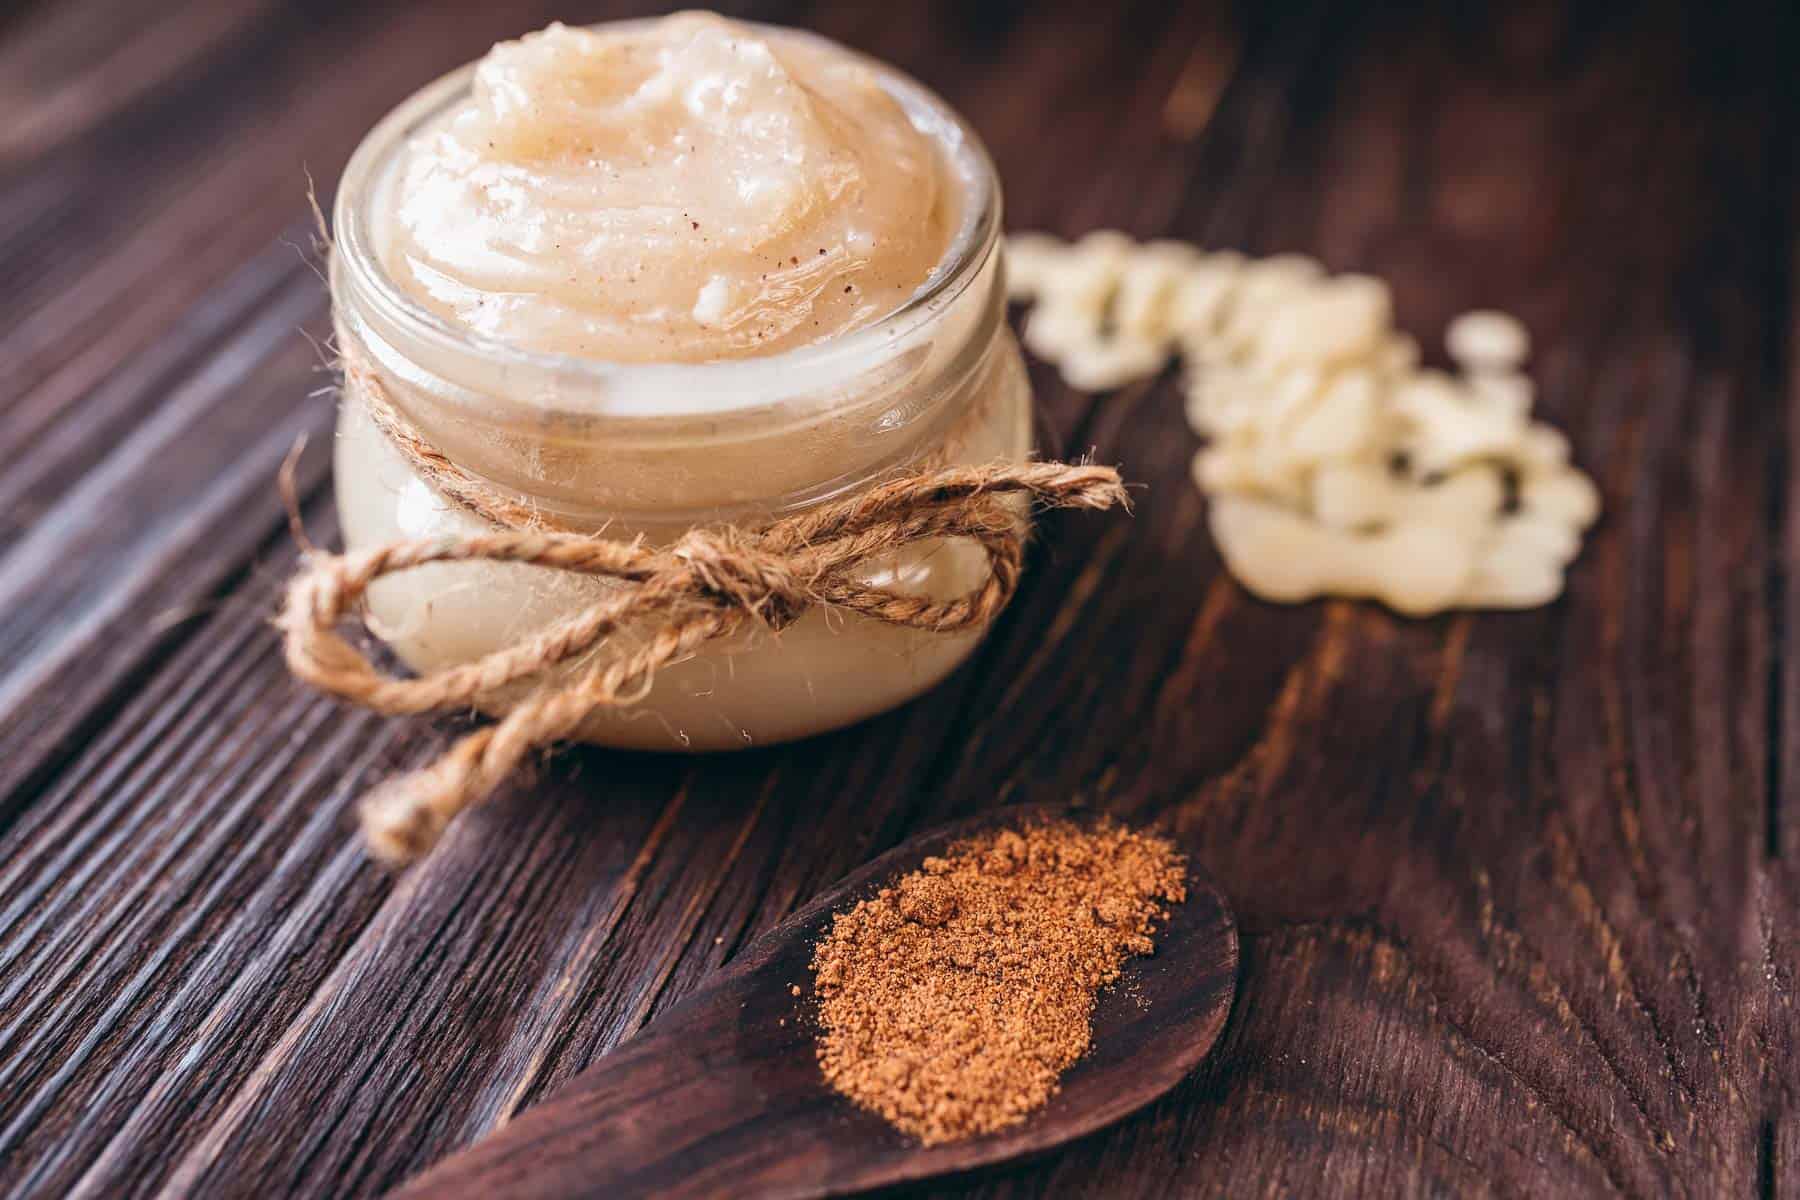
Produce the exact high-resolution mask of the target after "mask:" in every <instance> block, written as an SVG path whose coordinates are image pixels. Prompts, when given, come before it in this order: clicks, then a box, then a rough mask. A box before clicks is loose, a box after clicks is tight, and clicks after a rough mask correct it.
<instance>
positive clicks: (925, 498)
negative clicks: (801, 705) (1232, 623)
mask: <svg viewBox="0 0 1800 1200" xmlns="http://www.w3.org/2000/svg"><path fill="white" fill-rule="evenodd" d="M354 382H355V383H356V384H357V385H358V387H359V390H360V391H362V392H363V394H364V397H365V398H366V399H367V400H369V401H370V412H371V415H372V416H373V417H374V418H375V420H376V423H377V425H378V426H379V427H381V428H382V429H383V430H384V431H385V432H387V433H388V435H389V437H390V438H392V439H393V440H394V443H395V445H396V446H397V447H398V448H399V449H400V450H401V451H402V453H403V455H404V456H405V457H406V458H407V459H408V460H409V463H410V465H412V466H413V467H414V468H415V469H417V470H418V471H419V473H420V474H421V475H422V476H423V477H424V478H426V479H427V481H428V482H430V483H432V484H433V485H434V486H435V487H437V488H438V489H439V490H440V491H441V492H443V493H444V494H445V495H446V496H448V497H449V498H451V499H453V500H455V501H457V502H458V503H460V504H463V505H464V506H465V507H468V508H470V509H471V510H473V511H475V512H477V513H480V514H481V515H483V516H486V517H488V519H489V520H491V521H493V522H494V523H496V524H497V525H501V526H513V527H511V528H504V527H503V528H499V529H496V530H495V531H494V532H491V533H479V534H470V535H448V536H443V537H436V538H420V539H413V540H402V541H393V542H387V543H385V544H382V545H379V546H373V547H370V548H368V549H365V550H359V551H356V552H353V553H346V554H325V553H319V552H313V553H310V554H308V556H307V557H306V559H305V560H304V561H303V563H302V567H301V570H300V571H299V573H298V574H297V575H296V576H295V577H294V579H293V580H292V581H291V582H290V583H289V585H288V589H287V594H286V597H285V600H284V602H283V605H282V609H281V612H280V615H279V616H278V617H277V619H276V624H277V627H278V628H279V629H280V630H281V631H282V634H283V638H284V641H285V649H286V656H287V663H288V667H289V669H290V670H291V671H293V673H294V674H295V675H297V676H298V677H300V678H301V679H304V680H306V681H307V682H308V683H310V684H312V685H313V686H315V687H317V688H320V689H321V690H323V691H327V692H330V693H332V694H333V695H336V696H340V697H342V698H344V699H346V700H350V701H354V702H355V703H357V704H361V705H363V706H364V707H367V708H371V709H374V710H375V711H377V712H381V713H386V714H390V715H416V714H421V713H430V712H454V711H465V710H467V709H469V708H471V707H473V706H474V705H475V704H476V702H477V701H478V700H480V699H481V698H483V697H487V696H490V695H492V694H493V693H495V692H496V691H498V690H499V689H501V688H504V687H507V686H509V685H513V684H518V683H521V682H525V681H530V680H537V681H538V682H537V686H536V687H534V688H531V689H530V690H528V691H527V692H526V694H525V695H524V697H523V698H522V699H520V700H519V701H517V702H516V703H515V704H514V705H513V706H512V707H511V708H510V709H509V710H508V711H507V713H506V715H505V716H504V717H502V718H501V719H500V720H499V721H498V722H497V723H495V724H493V725H490V726H486V727H484V728H482V729H479V730H476V731H475V732H473V733H470V734H468V735H466V736H465V737H463V738H462V739H460V740H459V741H458V742H457V743H456V744H455V745H453V746H452V747H451V748H450V749H449V750H448V751H446V752H445V753H444V754H443V755H442V756H441V757H440V758H439V759H438V760H437V761H436V762H433V763H431V764H429V765H428V766H426V767H424V768H423V769H421V770H417V771H413V772H411V773H409V774H405V775H401V776H397V777H395V778H393V779H390V780H387V781H385V782H383V783H380V784H378V785H377V786H376V787H375V788H374V789H373V790H371V791H370V792H369V793H368V794H367V795H366V796H365V797H364V799H363V801H362V804H361V806H360V815H361V819H362V827H363V834H364V837H365V839H366V841H367V842H368V845H369V848H370V850H371V851H372V852H373V853H374V854H375V855H376V856H377V857H378V858H381V859H383V860H385V861H387V862H389V863H393V864H403V863H406V862H409V861H411V860H412V859H414V858H416V857H418V856H419V855H421V854H423V853H424V852H425V851H426V850H428V849H430V847H431V846H432V845H433V844H434V843H435V842H436V841H437V838H438V836H439V835H440V834H441V833H442V832H443V830H444V828H445V826H447V825H448V824H449V823H450V821H451V820H452V819H453V818H454V817H455V816H456V815H457V814H458V813H460V812H461V811H462V810H463V809H465V808H468V807H469V806H470V805H472V804H475V803H477V802H479V801H481V800H483V799H485V798H486V797H487V796H488V795H489V794H491V793H492V792H493V791H494V789H495V788H497V787H498V786H499V785H500V783H501V782H502V781H503V780H505V779H506V777H507V776H509V775H510V774H512V773H513V771H514V770H516V769H517V768H518V766H519V765H520V764H521V763H522V762H523V761H524V760H525V758H526V757H527V756H528V755H530V754H532V753H533V752H534V751H536V750H538V749H540V748H542V747H546V746H549V745H551V744H553V743H555V742H558V741H561V740H563V739H565V738H568V737H569V736H571V735H572V734H574V733H575V732H576V730H577V729H579V728H580V726H581V725H582V723H583V722H584V721H585V720H586V719H587V718H588V717H590V716H591V715H592V714H594V713H595V712H596V711H598V710H600V709H603V708H619V707H624V706H627V705H630V704H634V703H636V702H637V701H639V700H641V699H643V698H644V696H646V695H647V694H648V693H649V690H650V685H651V683H652V682H653V680H654V678H655V675H656V672H657V671H658V670H659V669H660V668H662V667H664V666H667V665H668V664H670V663H672V662H676V661H678V660H680V659H683V658H686V657H688V656H690V655H692V654H693V653H694V652H695V651H696V650H698V649H699V648H700V647H702V646H703V645H705V644H706V643H708V642H711V641H714V640H716V639H719V638H724V637H728V636H730V635H731V634H733V633H736V632H738V631H739V630H741V629H743V628H745V627H746V626H748V625H757V626H760V627H764V628H767V629H769V630H780V629H782V628H784V627H785V626H787V625H789V624H791V623H793V622H794V621H795V620H797V619H798V618H799V617H800V616H801V615H802V614H804V613H805V612H807V611H808V610H810V609H811V608H813V607H814V606H818V605H823V606H827V607H832V608H838V609H842V610H845V611H847V612H853V613H856V614H858V615H861V616H864V617H868V618H870V619H872V620H876V621H881V622H884V623H886V624H889V625H899V626H904V627H907V628H911V629H920V630H925V631H929V632H932V633H954V632H957V631H959V630H965V629H972V628H976V627H979V626H982V625H985V624H987V623H988V622H990V621H992V620H993V619H994V617H996V616H997V615H998V614H999V613H1000V611H1001V610H1002V609H1003V608H1005V607H1006V604H1007V601H1008V600H1010V599H1011V598H1012V594H1013V592H1014V590H1015V589H1016V588H1017V587H1018V582H1019V572H1020V566H1021V564H1022V562H1023V558H1024V537H1025V530H1024V526H1023V523H1022V522H1021V521H1020V520H1019V517H1018V515H1017V513H1016V511H1015V510H1014V509H1013V508H1012V507H1010V506H1009V505H1008V504H1007V503H1006V502H1005V498H1006V497H1009V496H1020V495H1023V496H1025V497H1028V498H1029V499H1030V500H1031V501H1032V502H1034V503H1036V504H1038V505H1040V506H1043V507H1047V508H1077V509H1106V508H1111V507H1113V506H1115V505H1124V504H1126V495H1125V490H1124V487H1123V484H1122V483H1121V481H1120V479H1119V474H1118V472H1117V471H1115V470H1113V469H1112V468H1110V467H1102V466H1094V465H1089V464H1069V463H1041V462H1040V463H995V464H991V465H988V466H979V467H950V468H944V469H938V470H917V471H913V472H910V473H907V474H903V475H899V476H896V477H894V478H891V479H888V480H887V481H885V482H882V483H878V484H875V485H873V486H871V487H869V488H867V489H866V490H864V491H862V492H859V493H857V494H855V495H852V496H849V497H847V498H844V499H842V500H835V501H831V502H828V503H825V504H822V505H819V506H818V507H815V508H812V509H808V510H807V511H805V512H802V513H799V514H796V515H794V516H790V517H785V518H782V519H781V520H778V521H775V522H773V523H772V524H769V525H767V526H764V527H762V528H758V529H744V528H740V527H736V526H725V527H718V528H696V529H693V530H690V531H689V532H688V533H687V534H685V535H684V536H683V537H681V538H680V539H679V540H678V541H676V542H675V543H673V544H672V545H668V546H661V547H658V546H650V545H647V544H645V543H644V542H643V541H642V539H637V540H632V541H620V540H617V539H611V538H606V537H602V536H597V535H593V534H587V533H579V532H574V531H571V530H567V529H555V528H542V527H539V528H529V527H527V528H519V527H517V526H519V525H523V524H525V523H526V522H527V521H531V522H533V523H541V518H540V517H539V516H538V515H537V514H535V513H533V512H530V511H528V510H523V509H522V507H521V506H519V505H517V504H516V502H512V501H508V500H507V499H506V498H505V497H503V496H501V495H499V494H497V493H495V492H493V491H492V489H490V488H488V487H487V485H485V484H484V483H482V482H481V481H480V480H478V479H475V478H474V477H473V476H470V475H468V474H467V473H466V472H463V471H462V470H461V468H459V467H457V466H456V465H455V464H454V463H451V462H450V461H449V460H448V459H447V458H444V457H443V455H441V454H439V453H437V452H436V451H435V450H433V449H432V448H430V447H429V446H427V445H426V444H425V443H424V442H423V441H422V440H421V439H420V438H419V436H418V434H417V431H416V430H413V429H412V428H411V427H410V426H407V425H406V424H405V423H404V421H403V420H402V419H401V418H399V417H398V415H397V414H395V413H394V412H393V410H392V408H391V407H390V406H388V405H387V404H386V402H385V398H384V397H383V396H382V394H381V393H380V391H379V389H378V387H376V388H371V387H369V386H367V385H368V383H369V382H370V381H367V380H363V379H355V380H354ZM509 506H510V508H511V511H509ZM939 538H942V539H963V540H967V541H970V542H973V543H975V544H976V545H978V546H980V547H981V549H982V550H983V552H984V553H985V554H986V557H987V566H988V571H987V575H986V578H985V579H983V581H982V582H981V583H980V584H979V585H978V586H976V587H974V588H972V589H971V590H970V591H968V592H967V593H965V594H963V595H961V596H957V597H954V598H952V599H949V600H931V599H928V598H926V597H923V596H916V595H909V594H907V593H904V592H901V591H897V590H895V589H892V588H886V587H879V586H875V585H872V584H868V583H865V582H863V581H862V580H860V579H858V578H857V577H856V574H857V569H858V568H859V567H861V566H863V565H864V564H866V563H867V562H868V561H869V560H871V559H872V558H874V557H876V556H879V555H884V554H888V553H891V552H893V551H895V550H897V549H899V548H901V547H904V546H908V545H912V544H915V543H919V542H924V541H928V540H932V539H939ZM474 561H486V562H500V563H508V562H510V563H523V564H529V565H532V566H538V567H548V568H551V569H553V570H558V571H567V572H570V573H572V574H576V575H587V576H591V577H593V578H596V579H602V580H606V581H608V582H609V583H610V584H611V585H613V586H611V587H609V588H608V589H607V594H606V595H605V596H604V597H603V598H601V599H600V600H598V601H596V602H595V603H594V604H592V605H590V606H589V607H587V608H586V609H584V610H582V611H580V612H578V613H576V614H574V615H573V616H570V617H568V618H567V619H565V620H563V621H560V622H558V623H556V624H554V625H552V626H550V627H549V628H547V629H544V630H542V631H540V632H538V633H536V634H534V635H532V636H530V637H527V638H525V639H523V640H522V641H520V642H518V643H517V644H515V645H512V646H508V647H505V648H503V649H500V650H496V651H494V652H492V653H490V654H487V655H485V656H483V657H481V658H479V659H476V660H475V661H473V662H469V663H465V664H462V665H459V666H454V667H448V668H445V669H443V670H439V671H434V672H432V673H430V674H427V675H423V676H419V677H415V678H402V677H396V676H392V675H387V674H384V673H383V672H382V671H381V670H380V669H378V668H377V667H376V666H375V664H374V663H372V662H371V661H370V660H369V659H368V657H367V656H365V655H364V654H363V653H362V651H360V650H358V649H357V648H356V647H355V646H354V645H352V644H351V643H350V642H349V641H348V640H346V639H345V638H344V637H343V636H342V635H341V634H340V633H339V632H338V630H339V627H340V626H341V625H342V624H343V623H344V622H345V621H346V620H348V619H349V618H350V617H351V616H353V615H355V613H356V611H357V609H358V606H359V605H360V604H361V602H362V600H363V597H364V596H365V594H366V593H367V591H368V589H369V587H370V585H372V584H373V583H374V582H375V581H376V580H377V579H380V578H382V577H383V576H385V575H392V574H396V573H398V572H401V571H407V570H411V569H412V568H414V567H420V566H425V565H428V564H432V563H454V562H474ZM640 623H641V627H644V628H648V629H649V633H648V636H646V637H645V638H644V640H643V642H642V644H641V645H637V646H636V647H635V648H634V649H632V650H631V651H630V652H629V653H626V654H623V655H620V656H618V657H616V658H612V659H611V660H609V661H607V662H605V663H603V664H602V665H599V666H597V667H595V668H594V669H592V670H588V671H585V672H582V673H579V674H577V675H575V676H574V677H573V678H570V679H551V678H550V677H549V672H550V671H551V669H552V668H554V667H556V666H557V665H558V664H561V663H566V662H569V661H570V660H572V659H576V658H579V657H580V656H582V655H584V654H586V653H588V652H589V651H591V650H593V649H595V648H596V647H598V646H599V645H600V644H601V643H602V642H604V641H605V640H606V639H607V638H608V637H610V636H611V635H612V634H614V633H616V632H618V631H619V630H620V629H622V628H624V627H625V626H626V625H628V624H634V625H637V624H640Z"/></svg>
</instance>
